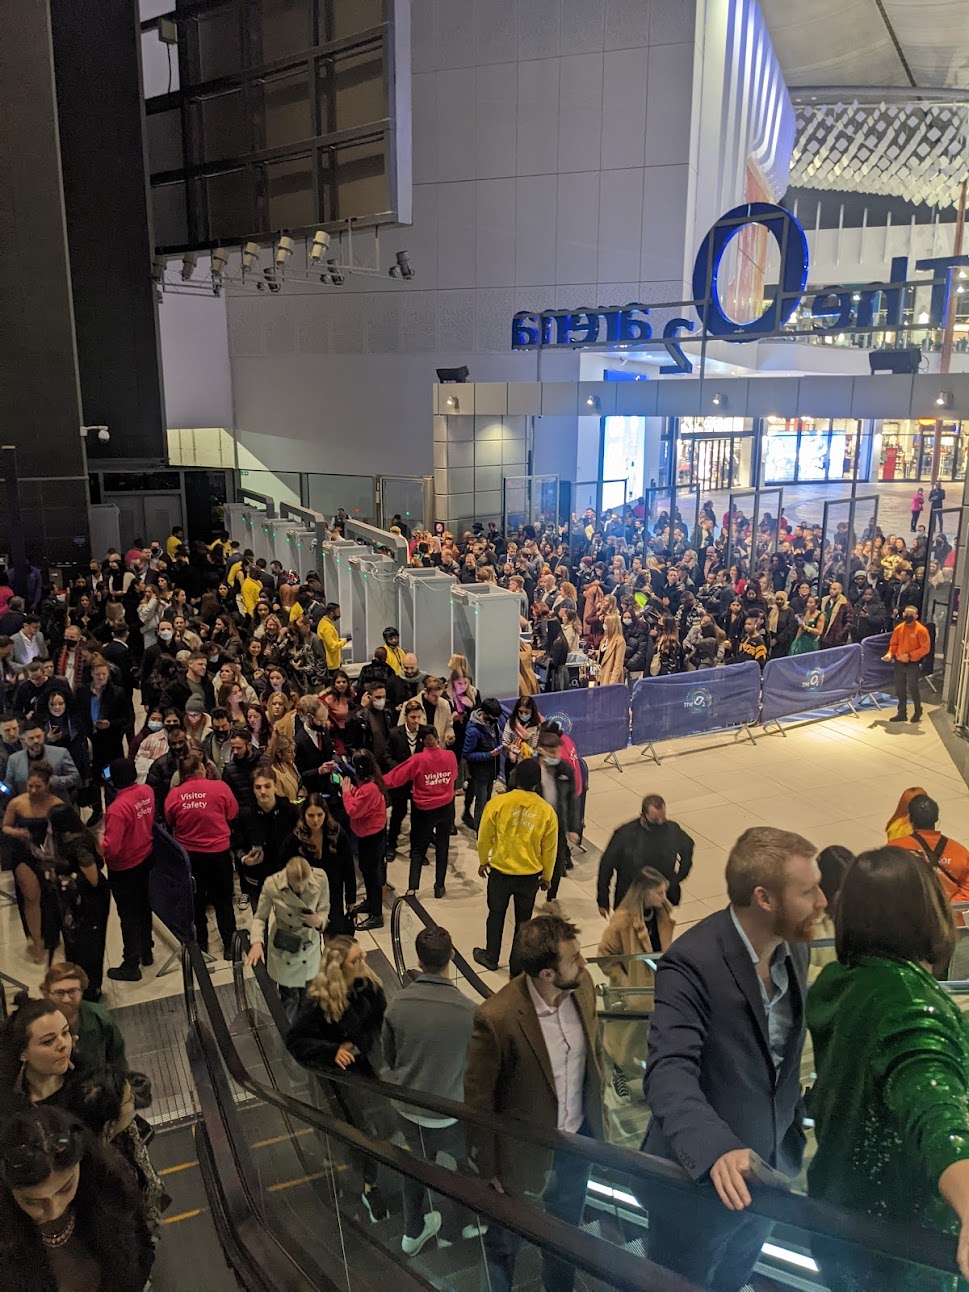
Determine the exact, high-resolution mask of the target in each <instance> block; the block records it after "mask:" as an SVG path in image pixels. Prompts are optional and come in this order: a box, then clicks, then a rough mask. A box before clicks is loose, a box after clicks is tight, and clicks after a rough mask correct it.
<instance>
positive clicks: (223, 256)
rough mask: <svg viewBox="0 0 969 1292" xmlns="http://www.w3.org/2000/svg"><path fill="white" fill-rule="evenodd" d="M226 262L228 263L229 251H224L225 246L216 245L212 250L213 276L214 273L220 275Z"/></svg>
mask: <svg viewBox="0 0 969 1292" xmlns="http://www.w3.org/2000/svg"><path fill="white" fill-rule="evenodd" d="M228 263H229V253H228V252H227V251H226V249H225V247H216V249H215V250H214V251H213V252H212V275H213V277H214V276H215V275H216V274H219V275H220V276H221V274H222V271H223V270H224V269H225V267H226V265H228Z"/></svg>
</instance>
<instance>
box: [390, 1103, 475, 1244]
mask: <svg viewBox="0 0 969 1292" xmlns="http://www.w3.org/2000/svg"><path fill="white" fill-rule="evenodd" d="M399 1128H400V1131H401V1133H402V1134H403V1136H404V1140H405V1141H406V1143H407V1147H408V1148H409V1149H410V1151H411V1152H412V1153H413V1154H414V1155H415V1156H417V1157H423V1158H426V1159H427V1161H428V1162H436V1161H437V1158H438V1155H439V1154H444V1155H446V1156H447V1157H449V1158H452V1159H453V1160H454V1163H455V1167H456V1169H457V1170H459V1171H460V1170H462V1169H464V1167H465V1164H466V1150H465V1144H464V1130H463V1128H462V1126H461V1123H460V1122H455V1123H454V1125H452V1126H418V1125H417V1123H416V1122H412V1121H409V1120H408V1118H406V1117H403V1116H401V1117H400V1118H399ZM446 1165H448V1166H450V1163H447V1164H446ZM400 1191H401V1198H402V1201H403V1204H404V1233H405V1234H406V1235H407V1237H408V1238H417V1237H418V1236H419V1235H420V1232H421V1230H422V1229H423V1228H424V1217H425V1216H426V1215H427V1213H428V1211H431V1210H433V1211H439V1212H440V1213H441V1216H442V1224H441V1237H442V1238H446V1239H447V1240H448V1241H449V1242H452V1243H453V1242H455V1241H456V1240H457V1239H459V1238H460V1237H461V1230H462V1229H463V1228H464V1227H465V1226H466V1225H472V1224H474V1222H475V1217H474V1214H473V1213H472V1212H470V1211H468V1209H467V1208H466V1207H462V1206H460V1205H459V1204H458V1203H456V1202H453V1201H452V1200H451V1199H450V1198H444V1197H441V1196H440V1195H438V1194H436V1193H432V1194H428V1192H427V1190H426V1189H425V1188H424V1186H423V1184H421V1183H420V1181H419V1180H411V1179H410V1178H409V1177H408V1176H401V1183H400Z"/></svg>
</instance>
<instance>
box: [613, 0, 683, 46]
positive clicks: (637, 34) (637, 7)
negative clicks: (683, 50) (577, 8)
mask: <svg viewBox="0 0 969 1292" xmlns="http://www.w3.org/2000/svg"><path fill="white" fill-rule="evenodd" d="M688 7H689V5H688V4H684V8H688ZM649 10H650V4H649V2H648V0H606V13H605V47H606V49H631V48H634V47H636V46H640V45H648V44H649Z"/></svg>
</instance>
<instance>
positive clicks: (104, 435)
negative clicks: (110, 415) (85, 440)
mask: <svg viewBox="0 0 969 1292" xmlns="http://www.w3.org/2000/svg"><path fill="white" fill-rule="evenodd" d="M98 439H99V440H100V441H101V443H102V444H107V442H108V441H109V440H110V439H111V432H110V431H109V430H108V428H107V427H106V426H99V427H98Z"/></svg>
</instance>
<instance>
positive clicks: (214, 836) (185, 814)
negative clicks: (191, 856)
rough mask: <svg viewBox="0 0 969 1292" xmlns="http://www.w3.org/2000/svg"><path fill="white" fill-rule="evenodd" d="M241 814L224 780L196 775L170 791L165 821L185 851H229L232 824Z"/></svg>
mask: <svg viewBox="0 0 969 1292" xmlns="http://www.w3.org/2000/svg"><path fill="white" fill-rule="evenodd" d="M238 814H239V804H238V803H237V802H236V797H235V795H234V794H233V793H232V791H231V790H230V789H229V787H228V785H226V783H225V782H224V781H207V780H205V779H203V778H202V777H201V776H193V777H192V778H191V780H188V781H186V782H185V783H184V784H183V785H176V786H175V788H174V789H173V790H169V791H168V797H167V798H166V799H165V820H166V821H167V822H168V824H169V825H170V826H171V828H172V833H173V834H174V836H175V838H176V840H177V841H178V842H179V843H180V844H181V845H182V847H183V848H184V849H185V850H186V852H226V851H227V850H228V847H229V836H230V830H229V822H230V821H233V820H235V818H236V816H238Z"/></svg>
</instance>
